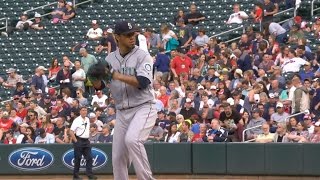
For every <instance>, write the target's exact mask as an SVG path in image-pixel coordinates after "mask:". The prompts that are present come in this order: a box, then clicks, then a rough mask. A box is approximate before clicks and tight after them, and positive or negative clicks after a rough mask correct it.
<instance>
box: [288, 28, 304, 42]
mask: <svg viewBox="0 0 320 180" xmlns="http://www.w3.org/2000/svg"><path fill="white" fill-rule="evenodd" d="M302 38H304V33H303V31H302V30H301V29H300V27H299V26H298V25H296V24H295V25H293V26H292V27H291V30H290V32H289V40H288V43H292V44H297V43H298V39H302Z"/></svg>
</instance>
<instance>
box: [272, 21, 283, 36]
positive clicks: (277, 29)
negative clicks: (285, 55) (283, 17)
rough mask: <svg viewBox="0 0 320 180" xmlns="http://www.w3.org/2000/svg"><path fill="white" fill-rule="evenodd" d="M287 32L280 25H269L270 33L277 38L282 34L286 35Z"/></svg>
mask: <svg viewBox="0 0 320 180" xmlns="http://www.w3.org/2000/svg"><path fill="white" fill-rule="evenodd" d="M285 32H286V30H285V29H284V28H283V27H282V26H281V25H280V24H278V23H274V22H272V23H270V25H269V33H270V34H273V35H275V36H278V35H280V34H284V33H285Z"/></svg>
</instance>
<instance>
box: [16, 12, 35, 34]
mask: <svg viewBox="0 0 320 180" xmlns="http://www.w3.org/2000/svg"><path fill="white" fill-rule="evenodd" d="M31 25H32V21H30V20H28V15H27V14H22V15H21V16H20V20H19V21H18V23H17V25H16V29H17V30H28V29H29V28H30V27H31Z"/></svg>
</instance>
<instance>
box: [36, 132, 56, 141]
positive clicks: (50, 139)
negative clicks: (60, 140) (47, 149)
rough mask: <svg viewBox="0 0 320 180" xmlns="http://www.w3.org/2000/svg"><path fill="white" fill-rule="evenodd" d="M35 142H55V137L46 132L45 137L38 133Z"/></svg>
mask: <svg viewBox="0 0 320 180" xmlns="http://www.w3.org/2000/svg"><path fill="white" fill-rule="evenodd" d="M34 143H35V144H53V143H55V137H54V135H53V134H50V133H46V137H44V138H42V137H41V136H40V135H39V136H37V137H36V140H35V141H34Z"/></svg>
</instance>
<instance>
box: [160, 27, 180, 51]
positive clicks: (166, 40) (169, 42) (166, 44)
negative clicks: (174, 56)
mask: <svg viewBox="0 0 320 180" xmlns="http://www.w3.org/2000/svg"><path fill="white" fill-rule="evenodd" d="M161 36H162V45H163V48H164V49H165V50H166V51H171V50H172V49H176V47H175V48H173V47H174V46H175V45H176V44H175V43H176V42H177V43H178V44H179V42H178V37H177V35H176V34H175V33H174V32H173V31H172V30H170V28H169V26H168V25H166V24H162V25H161Z"/></svg>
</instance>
